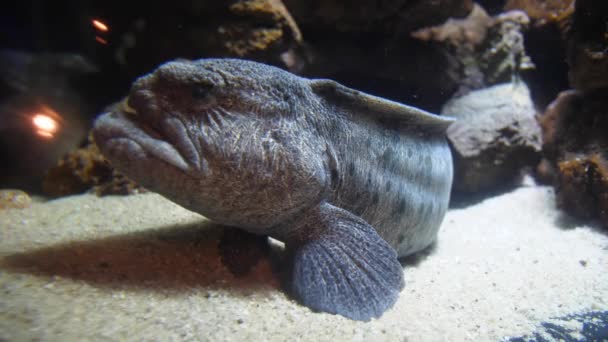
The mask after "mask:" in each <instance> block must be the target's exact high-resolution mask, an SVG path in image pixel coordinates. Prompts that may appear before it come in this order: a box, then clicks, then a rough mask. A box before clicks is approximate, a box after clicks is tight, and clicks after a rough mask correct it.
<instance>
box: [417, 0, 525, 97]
mask: <svg viewBox="0 0 608 342" xmlns="http://www.w3.org/2000/svg"><path fill="white" fill-rule="evenodd" d="M528 22H529V19H528V17H527V15H526V14H525V13H524V12H521V11H510V12H506V13H503V14H501V15H498V16H496V17H490V16H488V14H487V13H486V12H485V11H484V9H483V8H482V7H481V6H479V5H475V7H474V8H473V11H471V13H470V14H469V16H468V17H466V18H465V19H450V20H448V21H447V22H445V23H444V24H442V25H439V26H434V27H428V28H423V29H420V30H417V31H415V32H413V33H412V36H413V37H415V38H417V39H421V40H424V41H429V42H432V43H434V44H437V45H438V46H439V47H440V48H441V49H442V50H443V51H444V54H445V55H446V56H448V59H449V62H448V63H447V70H446V71H445V72H446V74H447V75H448V77H449V78H450V83H452V84H456V85H457V86H458V89H457V91H456V92H455V94H454V96H462V95H464V94H466V93H468V92H469V91H471V90H474V89H481V88H485V87H488V86H491V85H494V84H498V83H503V82H508V81H511V80H513V79H514V78H516V77H517V76H518V75H519V74H520V72H521V71H523V70H527V69H530V68H532V67H533V64H532V62H531V60H530V58H529V57H528V56H527V55H526V52H525V48H524V38H523V30H524V29H525V28H526V27H527V25H528Z"/></svg>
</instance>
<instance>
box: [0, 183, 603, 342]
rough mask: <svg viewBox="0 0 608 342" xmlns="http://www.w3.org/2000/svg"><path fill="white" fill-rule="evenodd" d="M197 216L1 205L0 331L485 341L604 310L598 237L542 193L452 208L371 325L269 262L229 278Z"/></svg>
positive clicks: (68, 336) (172, 209)
mask: <svg viewBox="0 0 608 342" xmlns="http://www.w3.org/2000/svg"><path fill="white" fill-rule="evenodd" d="M200 220H201V218H200V216H197V215H195V214H192V213H190V212H188V211H186V210H184V209H181V208H179V207H177V206H176V205H174V204H172V203H170V202H168V201H166V200H164V199H162V198H161V197H159V196H157V195H154V194H144V195H137V196H131V197H108V198H103V199H100V198H97V197H95V196H91V195H82V196H74V197H70V198H65V199H61V200H56V201H52V202H48V203H35V204H33V205H32V207H31V208H29V209H25V210H8V211H4V212H0V257H1V258H2V259H0V261H1V265H0V340H2V341H4V340H6V341H16V340H30V339H42V340H61V341H70V340H84V339H88V340H124V339H127V338H128V339H130V340H162V341H168V340H213V341H228V340H232V341H234V340H252V341H253V340H255V341H264V340H272V341H275V340H276V341H283V340H290V341H291V340H320V341H330V340H331V341H334V340H340V341H362V340H366V341H380V340H391V341H403V340H406V339H407V340H411V341H422V340H423V341H450V340H451V341H487V340H499V339H502V338H505V337H507V336H519V335H524V334H530V333H532V332H533V331H535V329H536V328H537V326H538V325H539V323H540V322H542V321H547V320H549V319H551V318H553V317H561V316H564V315H567V314H572V313H576V312H585V311H588V310H607V309H608V272H607V271H608V237H607V236H608V234H606V233H605V232H604V233H602V232H599V231H596V230H594V229H592V228H589V227H585V226H577V225H576V224H574V223H572V222H568V220H564V219H563V218H562V215H561V214H559V213H558V212H557V211H556V210H555V209H554V198H553V193H552V191H551V190H550V189H549V188H543V187H527V188H520V189H518V190H516V191H514V192H512V193H509V194H506V195H503V196H500V197H496V198H492V199H489V200H487V201H485V202H483V203H480V204H478V205H475V206H472V207H469V208H466V209H460V210H452V211H450V212H449V213H448V215H447V217H446V219H445V222H444V225H443V227H442V229H441V232H440V236H439V243H438V245H437V246H436V248H435V249H434V250H433V251H432V252H431V253H430V254H429V255H428V256H427V257H423V258H420V259H419V260H418V261H417V262H410V263H409V264H408V265H406V267H405V279H406V287H405V289H404V290H403V292H402V294H401V297H400V299H399V301H398V302H397V303H396V305H395V306H394V308H392V309H391V310H389V311H388V312H386V313H385V314H384V316H382V317H381V318H380V319H377V320H374V321H371V322H369V323H363V322H354V321H350V320H348V319H345V318H342V317H340V316H334V315H329V314H323V313H313V312H311V311H310V310H309V309H307V308H305V307H303V306H301V305H299V304H297V303H296V302H295V301H293V300H291V299H289V298H288V297H286V296H285V295H284V294H283V292H282V291H281V289H280V286H279V280H278V277H277V276H276V273H275V272H273V271H272V270H271V263H270V261H269V260H263V261H262V262H261V263H260V264H259V265H258V266H257V267H256V268H255V269H254V270H253V272H252V274H250V275H249V276H247V277H245V278H243V279H236V278H234V277H233V276H232V275H230V273H229V272H228V271H227V270H226V269H225V268H224V266H222V264H221V263H220V260H219V257H218V254H217V238H218V236H219V231H218V229H217V228H216V227H213V226H210V225H207V227H206V228H205V231H203V232H201V229H200V228H199V227H198V226H197V224H196V223H197V222H200ZM573 324H574V325H575V326H573V327H571V328H572V330H573V333H576V331H577V330H578V329H577V328H579V327H578V326H576V322H575V323H573ZM579 325H580V324H579Z"/></svg>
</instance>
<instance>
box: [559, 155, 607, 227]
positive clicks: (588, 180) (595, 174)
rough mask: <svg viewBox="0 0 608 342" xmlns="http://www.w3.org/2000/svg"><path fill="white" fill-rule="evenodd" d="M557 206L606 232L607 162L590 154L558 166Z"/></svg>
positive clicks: (602, 157)
mask: <svg viewBox="0 0 608 342" xmlns="http://www.w3.org/2000/svg"><path fill="white" fill-rule="evenodd" d="M557 166H558V177H557V185H556V188H555V189H556V195H557V197H556V200H557V206H558V207H559V208H560V209H563V210H565V211H567V212H568V213H570V214H571V215H574V216H576V217H578V218H582V219H586V220H590V219H591V220H594V219H599V220H600V222H601V223H602V224H603V225H604V227H607V228H608V160H607V159H606V157H605V155H602V154H601V153H598V152H594V153H590V154H587V155H583V156H581V157H574V158H571V159H567V160H564V161H560V162H559V163H558V164H557Z"/></svg>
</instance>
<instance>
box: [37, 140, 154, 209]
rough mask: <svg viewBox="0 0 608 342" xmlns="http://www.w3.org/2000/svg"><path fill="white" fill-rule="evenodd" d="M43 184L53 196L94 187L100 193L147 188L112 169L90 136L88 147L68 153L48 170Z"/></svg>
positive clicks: (134, 191) (127, 192) (137, 190)
mask: <svg viewBox="0 0 608 342" xmlns="http://www.w3.org/2000/svg"><path fill="white" fill-rule="evenodd" d="M42 187H43V191H44V193H45V194H46V195H48V196H52V197H60V196H68V195H73V194H79V193H83V192H86V191H89V190H91V189H92V190H93V191H94V192H95V193H97V195H100V196H102V195H111V194H119V195H127V194H132V193H139V192H142V191H145V190H144V189H143V188H142V187H140V186H139V185H137V184H136V183H135V182H133V181H131V180H130V179H128V178H127V177H125V176H124V175H122V174H120V173H119V172H118V171H116V170H114V169H113V168H112V166H111V165H110V164H109V162H108V161H107V160H106V159H105V158H104V157H103V156H102V155H101V152H99V149H98V148H97V146H96V145H95V144H94V143H93V140H92V137H91V136H89V140H88V142H87V144H86V145H85V146H83V147H81V148H79V149H77V150H75V151H72V152H70V153H68V154H66V155H65V156H64V157H63V158H62V159H60V160H59V161H58V162H57V165H56V166H54V167H51V168H50V169H49V170H48V171H47V173H46V176H45V178H44V181H43V186H42Z"/></svg>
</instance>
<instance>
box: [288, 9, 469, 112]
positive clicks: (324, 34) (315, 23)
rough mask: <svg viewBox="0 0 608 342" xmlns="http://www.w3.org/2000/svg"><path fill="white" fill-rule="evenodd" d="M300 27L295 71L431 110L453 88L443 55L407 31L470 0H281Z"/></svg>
mask: <svg viewBox="0 0 608 342" xmlns="http://www.w3.org/2000/svg"><path fill="white" fill-rule="evenodd" d="M285 4H286V6H287V8H288V9H289V11H290V12H291V13H292V15H293V17H294V18H295V20H296V21H297V22H298V26H299V27H300V29H301V30H302V34H303V37H304V41H305V44H304V47H305V53H304V57H305V61H306V62H305V63H304V66H303V68H302V69H301V71H300V74H302V75H304V76H307V77H311V78H331V79H334V80H336V81H339V82H340V83H343V84H345V85H347V86H349V87H352V88H356V89H359V90H362V91H366V92H369V93H372V94H375V95H379V96H382V97H385V98H390V99H393V100H397V101H399V102H404V103H408V104H410V105H414V106H417V107H422V108H425V109H427V110H431V111H437V110H439V108H440V105H441V103H444V102H445V101H446V100H447V99H448V98H449V97H450V96H451V94H452V93H453V92H454V90H455V89H456V85H455V84H453V83H449V82H447V81H448V79H447V77H446V75H445V70H446V66H447V62H448V60H447V59H446V58H445V56H444V55H443V54H442V52H441V51H440V50H439V49H437V47H435V46H432V45H430V44H427V43H426V42H421V41H419V40H417V39H414V38H412V37H411V36H410V33H411V32H412V31H413V30H415V29H418V28H421V27H424V26H427V25H437V24H440V23H442V22H444V21H445V20H447V19H448V18H452V17H464V16H466V15H467V14H468V13H469V12H470V11H471V9H472V1H470V0H439V1H421V0H415V1H410V0H408V1H405V0H398V1H392V2H391V1H389V2H386V1H384V2H381V1H365V0H356V1H354V2H348V3H347V2H344V1H335V0H330V1H320V0H314V1H302V0H285Z"/></svg>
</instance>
